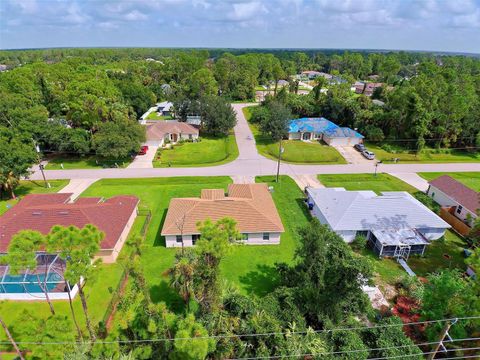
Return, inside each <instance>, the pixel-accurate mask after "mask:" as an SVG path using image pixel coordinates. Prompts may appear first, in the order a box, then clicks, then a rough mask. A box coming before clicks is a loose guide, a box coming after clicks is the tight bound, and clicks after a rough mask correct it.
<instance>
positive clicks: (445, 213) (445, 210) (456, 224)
mask: <svg viewBox="0 0 480 360" xmlns="http://www.w3.org/2000/svg"><path fill="white" fill-rule="evenodd" d="M454 211H455V208H454V207H442V208H441V209H440V217H441V218H442V219H443V220H445V221H446V222H447V223H449V224H450V225H451V226H452V227H453V229H454V230H455V231H456V232H458V233H459V234H460V235H462V236H466V235H468V233H469V232H470V230H471V228H470V226H468V225H467V224H465V223H464V222H463V221H462V220H460V219H459V218H457V217H456V216H455V215H453V214H452V212H454Z"/></svg>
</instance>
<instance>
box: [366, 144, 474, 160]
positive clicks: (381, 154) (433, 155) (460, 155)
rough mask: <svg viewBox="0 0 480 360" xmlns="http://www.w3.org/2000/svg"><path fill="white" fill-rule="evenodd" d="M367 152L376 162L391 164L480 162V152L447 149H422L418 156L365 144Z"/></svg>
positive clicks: (408, 152)
mask: <svg viewBox="0 0 480 360" xmlns="http://www.w3.org/2000/svg"><path fill="white" fill-rule="evenodd" d="M365 146H366V147H367V148H368V150H370V151H373V152H374V153H375V158H376V159H377V160H382V161H383V162H391V161H393V159H395V158H397V159H399V162H400V163H402V162H412V163H414V162H422V163H455V162H477V161H480V152H467V151H460V150H449V149H442V150H436V149H430V148H427V149H424V150H422V151H421V152H420V153H419V154H415V152H414V151H408V150H405V149H402V148H400V147H396V146H391V148H392V149H393V150H394V151H392V152H389V151H386V150H384V149H382V148H381V147H380V146H378V145H377V144H372V143H366V144H365Z"/></svg>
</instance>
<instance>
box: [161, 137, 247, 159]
mask: <svg viewBox="0 0 480 360" xmlns="http://www.w3.org/2000/svg"><path fill="white" fill-rule="evenodd" d="M237 157H238V147H237V142H236V141H235V136H234V135H229V136H221V137H214V136H202V137H201V138H200V141H199V142H183V143H178V144H175V145H173V147H172V148H170V149H158V151H157V154H156V155H155V159H154V161H153V167H196V166H214V165H221V164H226V163H228V162H230V161H233V160H235V159H236V158H237Z"/></svg>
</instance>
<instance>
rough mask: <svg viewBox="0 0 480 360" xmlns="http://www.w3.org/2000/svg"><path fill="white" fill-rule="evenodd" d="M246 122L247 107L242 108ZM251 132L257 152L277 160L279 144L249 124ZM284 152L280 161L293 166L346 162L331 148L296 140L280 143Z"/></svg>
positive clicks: (248, 115) (248, 117)
mask: <svg viewBox="0 0 480 360" xmlns="http://www.w3.org/2000/svg"><path fill="white" fill-rule="evenodd" d="M243 112H244V115H245V118H246V119H247V121H249V120H250V117H251V114H250V109H249V108H248V107H246V108H243ZM249 126H250V129H251V130H252V133H253V136H254V137H255V142H256V145H257V150H258V152H259V153H260V154H261V155H263V156H265V157H267V158H270V159H274V160H276V159H278V152H279V144H278V142H275V141H273V140H272V139H271V138H270V137H268V136H265V135H262V134H261V133H260V130H259V129H258V125H257V124H252V123H250V122H249ZM282 147H283V149H284V152H283V153H282V155H281V158H282V161H284V162H288V163H294V164H311V165H313V164H346V163H347V162H346V160H345V159H344V158H343V157H342V155H340V153H339V152H338V151H337V150H336V149H335V148H333V147H331V146H328V145H324V144H321V143H319V142H318V141H314V142H305V141H298V140H284V141H282Z"/></svg>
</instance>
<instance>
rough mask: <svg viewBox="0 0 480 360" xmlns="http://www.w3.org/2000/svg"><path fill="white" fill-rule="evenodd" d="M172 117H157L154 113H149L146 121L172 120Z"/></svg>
mask: <svg viewBox="0 0 480 360" xmlns="http://www.w3.org/2000/svg"><path fill="white" fill-rule="evenodd" d="M172 119H173V117H172V116H171V115H168V116H165V115H158V113H157V112H156V111H154V112H151V113H150V114H148V116H147V120H172Z"/></svg>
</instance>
